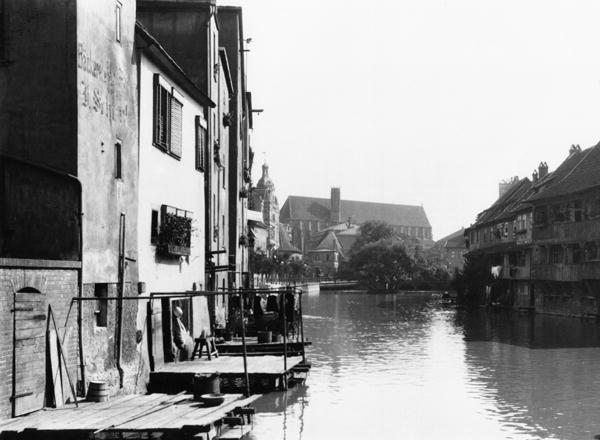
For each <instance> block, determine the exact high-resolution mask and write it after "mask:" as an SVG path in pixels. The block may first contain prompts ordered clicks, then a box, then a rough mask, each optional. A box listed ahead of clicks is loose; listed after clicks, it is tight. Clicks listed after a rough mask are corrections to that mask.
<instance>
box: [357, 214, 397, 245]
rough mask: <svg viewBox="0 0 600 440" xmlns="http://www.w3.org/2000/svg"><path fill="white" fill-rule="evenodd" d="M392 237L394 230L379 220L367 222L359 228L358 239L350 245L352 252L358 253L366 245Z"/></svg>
mask: <svg viewBox="0 0 600 440" xmlns="http://www.w3.org/2000/svg"><path fill="white" fill-rule="evenodd" d="M392 237H394V228H393V227H392V226H390V225H388V224H387V223H385V222H382V221H379V220H369V221H367V222H365V223H363V224H362V225H361V226H360V233H359V235H358V238H357V239H356V241H355V242H354V244H353V245H352V249H351V251H352V252H358V250H360V248H362V247H363V246H365V245H366V244H368V243H375V242H377V241H380V240H390V239H391V238H392Z"/></svg>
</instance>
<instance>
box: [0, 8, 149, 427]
mask: <svg viewBox="0 0 600 440" xmlns="http://www.w3.org/2000/svg"><path fill="white" fill-rule="evenodd" d="M34 3H35V5H34ZM34 6H35V7H34ZM2 7H3V8H2V14H1V19H2V21H3V31H4V32H3V34H2V35H0V39H2V40H1V42H0V58H1V59H2V61H0V78H1V79H0V120H1V121H2V122H1V123H0V174H1V176H0V181H2V182H3V184H2V189H1V191H0V192H1V195H0V212H1V213H2V215H1V216H0V217H1V220H0V222H1V224H0V298H2V299H0V301H2V305H1V306H0V321H1V322H2V324H0V332H1V333H2V339H1V343H2V344H3V346H2V352H3V353H5V354H6V355H7V356H9V358H13V354H12V353H13V351H12V349H14V358H13V360H14V364H11V362H10V361H8V362H0V375H1V376H2V378H3V380H2V381H0V416H10V415H13V416H14V415H19V414H22V413H26V412H31V411H33V410H35V409H39V408H41V407H43V406H44V405H45V404H46V402H45V397H44V395H45V390H46V380H47V377H46V368H45V365H46V363H45V362H46V350H45V346H46V325H47V320H50V318H51V316H50V315H49V314H48V307H49V306H50V307H51V309H52V316H53V317H54V318H55V321H56V323H57V325H58V328H57V329H56V333H57V334H59V335H61V337H62V335H63V334H64V335H66V343H65V355H66V360H67V362H66V368H68V370H69V374H70V376H71V378H73V380H74V381H75V382H76V384H75V385H77V387H78V389H79V391H80V392H82V391H83V390H84V389H85V384H86V383H87V382H88V381H89V379H90V377H94V378H102V379H106V380H107V381H108V382H109V383H110V385H111V388H112V392H113V393H115V392H129V391H133V390H134V389H135V378H136V374H137V373H138V372H139V371H140V369H141V370H142V373H143V366H140V364H139V357H140V356H139V351H140V349H141V346H140V344H139V341H138V340H137V339H136V332H137V331H138V330H141V329H138V328H137V325H136V315H137V311H138V305H137V302H136V301H124V300H123V299H118V300H116V301H102V300H101V298H103V297H107V296H108V297H115V298H122V297H125V296H127V297H129V296H135V297H137V295H138V263H137V261H138V256H137V251H138V243H137V238H138V231H137V213H138V210H137V201H138V137H137V133H138V130H137V128H138V125H137V120H138V114H137V74H136V73H137V72H136V69H137V67H136V63H135V62H132V60H135V45H134V24H135V14H136V3H135V1H133V0H123V1H120V2H112V1H109V2H87V1H74V2H67V3H65V2H30V1H28V2H24V1H16V0H7V1H4V2H3V4H2ZM9 17H10V19H9ZM73 298H75V299H76V300H75V302H74V303H73V304H72V299H73ZM79 298H85V299H92V300H90V301H81V300H78V299H79ZM93 298H98V300H94V299H93ZM32 302H33V303H34V304H35V306H34V307H33V310H30V308H28V307H18V305H19V304H20V303H32ZM71 306H72V310H73V311H72V312H71V313H70V314H69V309H70V308H71ZM12 309H16V310H23V311H19V312H18V315H19V316H17V313H15V314H12V313H11V310H12ZM25 310H28V311H25ZM41 317H43V319H42V318H41ZM14 320H19V321H22V320H23V321H26V322H28V325H25V326H21V324H19V326H17V328H18V329H19V330H18V331H17V332H16V335H15V336H16V342H17V343H16V344H15V346H14V347H13V340H12V337H10V335H12V326H13V322H14ZM25 341H27V342H25ZM9 358H7V360H8V359H9ZM13 365H14V368H13ZM13 380H14V382H13ZM63 388H64V390H65V394H67V395H68V389H69V386H68V383H67V382H66V381H65V383H64V384H63ZM142 389H143V386H142ZM138 390H139V388H138Z"/></svg>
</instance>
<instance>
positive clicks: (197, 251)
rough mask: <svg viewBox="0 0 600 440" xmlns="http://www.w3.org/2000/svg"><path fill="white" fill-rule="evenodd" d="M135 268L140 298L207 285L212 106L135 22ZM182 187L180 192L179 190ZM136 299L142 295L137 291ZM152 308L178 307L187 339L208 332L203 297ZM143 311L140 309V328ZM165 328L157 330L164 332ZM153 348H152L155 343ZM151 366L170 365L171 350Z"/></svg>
mask: <svg viewBox="0 0 600 440" xmlns="http://www.w3.org/2000/svg"><path fill="white" fill-rule="evenodd" d="M136 46H137V47H138V48H139V49H138V52H137V56H138V60H137V65H138V70H139V72H138V75H137V77H138V78H139V148H138V150H139V167H138V169H139V185H138V189H139V195H138V219H137V225H138V226H137V231H138V245H139V251H138V267H139V279H140V282H141V283H143V286H144V288H143V294H144V295H149V294H150V293H152V294H154V293H161V292H163V293H164V292H186V291H193V290H203V289H205V287H206V280H205V273H204V267H205V246H206V244H205V223H204V221H205V205H206V200H205V175H204V174H205V172H206V168H207V161H208V160H209V159H210V158H209V156H208V136H207V131H208V122H207V121H208V119H209V117H210V111H211V109H212V108H214V107H215V103H214V102H212V101H211V100H210V99H209V98H208V97H207V96H206V95H205V94H204V93H202V91H201V90H200V89H198V87H197V86H196V85H195V84H194V83H193V82H192V81H191V80H190V79H189V77H188V76H187V75H186V74H185V73H184V72H183V70H181V68H180V67H179V66H178V65H177V64H176V63H175V62H174V61H173V59H172V58H171V57H170V56H169V54H168V53H167V52H166V51H165V50H164V48H163V47H162V46H161V45H160V43H159V42H158V41H157V40H156V39H155V38H154V37H152V36H151V35H150V34H149V33H148V31H147V30H146V29H144V28H143V26H141V25H140V24H139V23H138V24H137V26H136ZM182 188H184V189H185V190H182ZM141 293H142V292H141ZM155 302H156V304H153V314H162V313H163V309H164V312H165V314H166V315H170V314H171V311H170V309H171V306H172V305H173V304H172V303H173V302H176V303H177V304H174V305H177V306H180V307H181V308H182V309H183V310H184V312H185V315H184V316H183V318H182V319H183V321H184V324H185V325H186V328H188V329H189V330H190V332H191V333H192V334H194V333H195V334H199V333H200V332H201V331H203V330H204V331H207V332H210V324H211V323H210V319H209V317H208V304H207V300H206V298H205V297H195V298H190V299H179V300H174V301H164V302H161V303H160V304H158V301H155ZM146 319H147V311H146V308H145V307H141V308H140V309H139V310H138V324H137V327H138V328H144V327H145V322H146ZM169 328H170V327H167V328H166V329H163V328H162V325H161V328H160V329H155V328H153V330H154V331H158V330H160V333H163V332H164V333H166V332H167V331H168V330H169ZM155 345H156V344H155ZM152 348H153V350H161V349H162V351H163V352H161V353H160V354H159V353H153V357H152V359H153V360H154V359H155V358H162V359H165V360H171V356H172V351H171V347H162V344H161V346H160V347H156V346H154V347H152Z"/></svg>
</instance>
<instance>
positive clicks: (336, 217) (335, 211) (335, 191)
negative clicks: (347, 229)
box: [329, 187, 342, 224]
mask: <svg viewBox="0 0 600 440" xmlns="http://www.w3.org/2000/svg"><path fill="white" fill-rule="evenodd" d="M330 213H331V214H330V215H331V217H330V218H329V220H330V221H331V223H333V224H337V223H341V222H342V212H341V203H340V188H338V187H332V188H331V210H330Z"/></svg>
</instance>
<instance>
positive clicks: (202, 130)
mask: <svg viewBox="0 0 600 440" xmlns="http://www.w3.org/2000/svg"><path fill="white" fill-rule="evenodd" d="M207 158H208V132H207V130H206V121H205V120H204V118H202V117H201V116H196V169H197V170H200V171H204V169H205V167H206V160H207Z"/></svg>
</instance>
